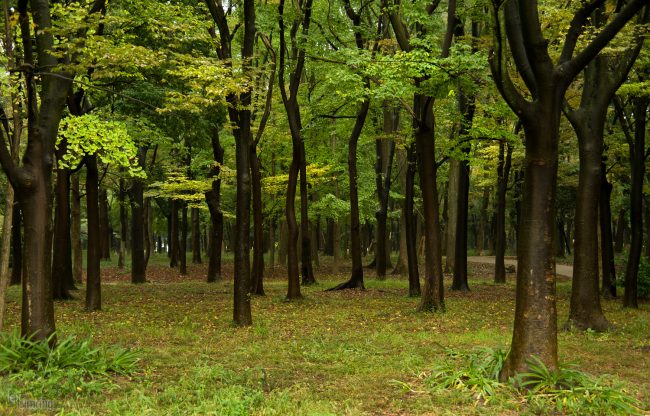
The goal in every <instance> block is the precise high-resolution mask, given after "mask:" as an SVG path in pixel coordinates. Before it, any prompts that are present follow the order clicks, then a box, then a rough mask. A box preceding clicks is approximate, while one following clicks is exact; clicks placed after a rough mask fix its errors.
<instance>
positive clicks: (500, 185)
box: [494, 141, 512, 283]
mask: <svg viewBox="0 0 650 416" xmlns="http://www.w3.org/2000/svg"><path fill="white" fill-rule="evenodd" d="M505 148H507V150H506V149H505ZM504 153H505V155H504ZM511 161H512V146H510V145H509V144H508V143H507V142H504V141H502V142H501V143H500V144H499V165H498V167H497V172H498V179H497V209H496V224H495V228H496V229H495V237H496V238H495V261H494V282H495V283H505V282H506V265H505V261H504V258H505V254H506V192H507V191H508V177H509V176H510V165H511Z"/></svg>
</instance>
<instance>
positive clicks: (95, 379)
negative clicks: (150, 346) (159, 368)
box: [0, 331, 139, 399]
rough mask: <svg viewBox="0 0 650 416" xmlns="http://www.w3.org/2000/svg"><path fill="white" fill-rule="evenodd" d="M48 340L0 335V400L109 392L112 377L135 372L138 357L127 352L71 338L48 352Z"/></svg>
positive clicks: (15, 334)
mask: <svg viewBox="0 0 650 416" xmlns="http://www.w3.org/2000/svg"><path fill="white" fill-rule="evenodd" d="M53 336H54V335H52V337H53ZM51 340H52V338H50V339H48V340H45V341H35V340H32V339H30V338H23V337H21V336H20V334H19V333H18V332H17V331H14V332H12V333H9V334H0V380H1V381H2V383H1V385H0V399H5V398H8V397H29V396H31V397H39V398H60V397H63V396H67V395H76V394H83V395H88V394H95V393H99V392H102V391H105V390H106V389H109V388H110V387H111V386H112V384H113V383H112V378H113V377H114V376H116V375H121V376H129V375H131V374H133V373H134V372H135V371H136V370H137V368H138V361H139V357H138V354H137V353H136V352H134V351H131V350H127V349H123V348H118V347H108V348H105V347H101V348H95V347H93V346H92V341H91V339H90V338H88V339H84V340H76V339H74V338H72V337H70V338H65V339H63V340H60V341H59V342H58V343H56V345H55V346H54V347H52V348H51V347H50V346H49V342H50V341H51Z"/></svg>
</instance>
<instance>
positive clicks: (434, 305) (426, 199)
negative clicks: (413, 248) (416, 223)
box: [414, 94, 445, 311]
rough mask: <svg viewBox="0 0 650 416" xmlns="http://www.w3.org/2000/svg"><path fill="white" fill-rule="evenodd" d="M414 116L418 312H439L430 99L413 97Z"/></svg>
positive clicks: (441, 293)
mask: <svg viewBox="0 0 650 416" xmlns="http://www.w3.org/2000/svg"><path fill="white" fill-rule="evenodd" d="M414 110H415V114H417V115H418V120H417V123H416V131H415V144H416V149H417V158H418V166H419V171H420V189H421V191H422V213H423V216H424V252H425V268H424V272H425V276H424V290H423V291H422V298H421V301H420V305H419V306H418V310H419V311H442V310H444V308H445V303H444V286H443V280H442V279H443V274H442V245H441V238H440V219H439V215H440V213H439V208H438V185H437V183H436V177H437V173H436V171H437V167H436V160H435V149H436V142H435V119H434V115H433V98H431V97H427V96H423V95H419V94H416V95H415V100H414Z"/></svg>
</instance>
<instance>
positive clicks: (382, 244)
mask: <svg viewBox="0 0 650 416" xmlns="http://www.w3.org/2000/svg"><path fill="white" fill-rule="evenodd" d="M383 121H384V123H383V133H384V136H385V137H383V138H382V140H376V143H375V146H376V163H375V175H376V185H377V197H378V199H379V209H378V211H377V212H376V213H375V217H376V219H377V244H376V246H375V260H376V272H377V278H378V279H385V278H386V268H387V267H388V262H389V261H390V244H389V243H390V241H389V238H388V228H387V220H388V203H389V202H390V184H391V179H392V178H391V170H392V166H393V156H394V154H395V141H394V140H393V138H392V137H391V136H392V135H393V134H394V133H395V132H396V131H397V129H398V128H399V112H398V110H397V109H395V108H391V107H390V106H389V105H388V104H387V103H384V106H383Z"/></svg>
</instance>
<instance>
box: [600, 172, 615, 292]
mask: <svg viewBox="0 0 650 416" xmlns="http://www.w3.org/2000/svg"><path fill="white" fill-rule="evenodd" d="M612 188H613V186H612V184H611V183H609V181H608V180H607V174H606V167H605V163H602V165H601V171H600V200H599V202H600V203H599V213H600V216H599V218H600V250H601V261H602V273H603V280H602V285H601V292H602V294H603V296H604V297H605V298H615V297H616V266H615V263H614V241H613V239H612V210H611V197H612Z"/></svg>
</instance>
